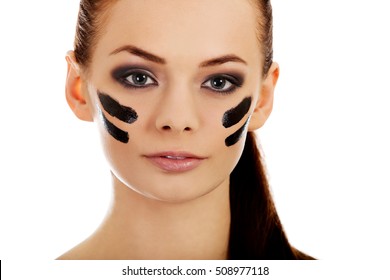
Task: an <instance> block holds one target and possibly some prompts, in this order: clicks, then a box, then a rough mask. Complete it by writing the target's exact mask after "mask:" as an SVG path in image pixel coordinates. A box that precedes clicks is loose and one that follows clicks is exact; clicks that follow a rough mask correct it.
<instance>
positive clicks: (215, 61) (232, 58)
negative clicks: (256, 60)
mask: <svg viewBox="0 0 390 280" xmlns="http://www.w3.org/2000/svg"><path fill="white" fill-rule="evenodd" d="M120 52H128V53H131V54H133V55H136V56H139V57H141V58H144V59H146V60H149V61H152V62H155V63H158V64H166V63H167V62H166V60H165V59H164V58H162V57H159V56H157V55H155V54H152V53H150V52H148V51H145V50H143V49H140V48H138V47H135V46H132V45H125V46H122V47H119V48H117V49H115V50H114V51H112V52H111V53H110V55H114V54H118V53H120ZM228 62H239V63H243V64H245V65H247V63H246V61H245V60H243V59H242V58H240V57H238V56H237V55H234V54H228V55H224V56H220V57H216V58H212V59H209V60H206V61H204V62H202V63H201V64H200V65H199V67H202V68H203V67H210V66H217V65H221V64H224V63H228Z"/></svg>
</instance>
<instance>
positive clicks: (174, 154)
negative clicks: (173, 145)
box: [145, 151, 206, 159]
mask: <svg viewBox="0 0 390 280" xmlns="http://www.w3.org/2000/svg"><path fill="white" fill-rule="evenodd" d="M145 156H146V157H148V158H153V157H171V158H173V159H175V158H176V159H186V158H193V159H205V158H206V157H203V156H198V155H194V154H192V153H189V152H173V151H166V152H157V153H152V154H147V155H145Z"/></svg>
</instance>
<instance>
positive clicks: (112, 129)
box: [98, 108, 129, 144]
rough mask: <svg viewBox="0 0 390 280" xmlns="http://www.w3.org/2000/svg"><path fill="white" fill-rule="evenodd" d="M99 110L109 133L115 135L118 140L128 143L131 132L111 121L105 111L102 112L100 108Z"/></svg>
mask: <svg viewBox="0 0 390 280" xmlns="http://www.w3.org/2000/svg"><path fill="white" fill-rule="evenodd" d="M98 110H99V113H100V118H101V120H102V122H103V124H104V127H105V128H106V130H107V131H108V133H109V134H110V135H111V136H112V137H114V138H115V139H116V140H118V141H120V142H122V143H125V144H126V143H128V142H129V133H128V132H126V131H123V130H122V129H120V128H118V127H116V126H115V125H114V124H113V123H112V122H110V121H109V120H108V119H107V118H106V116H105V115H104V113H103V112H102V110H100V108H98Z"/></svg>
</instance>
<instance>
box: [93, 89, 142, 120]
mask: <svg viewBox="0 0 390 280" xmlns="http://www.w3.org/2000/svg"><path fill="white" fill-rule="evenodd" d="M98 95H99V99H100V103H101V104H102V105H103V108H104V110H105V111H106V112H107V113H109V114H110V115H111V116H113V117H115V118H117V119H119V120H121V121H124V122H126V123H128V124H132V123H133V122H135V121H136V120H137V119H138V115H137V112H136V111H134V109H133V108H130V107H126V106H123V105H121V104H119V103H118V101H116V100H114V99H113V98H112V97H110V96H109V95H107V94H104V93H101V92H99V93H98Z"/></svg>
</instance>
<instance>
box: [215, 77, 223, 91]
mask: <svg viewBox="0 0 390 280" xmlns="http://www.w3.org/2000/svg"><path fill="white" fill-rule="evenodd" d="M225 84H226V81H225V79H222V78H215V79H213V87H214V88H217V89H221V88H223V87H224V86H225Z"/></svg>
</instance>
